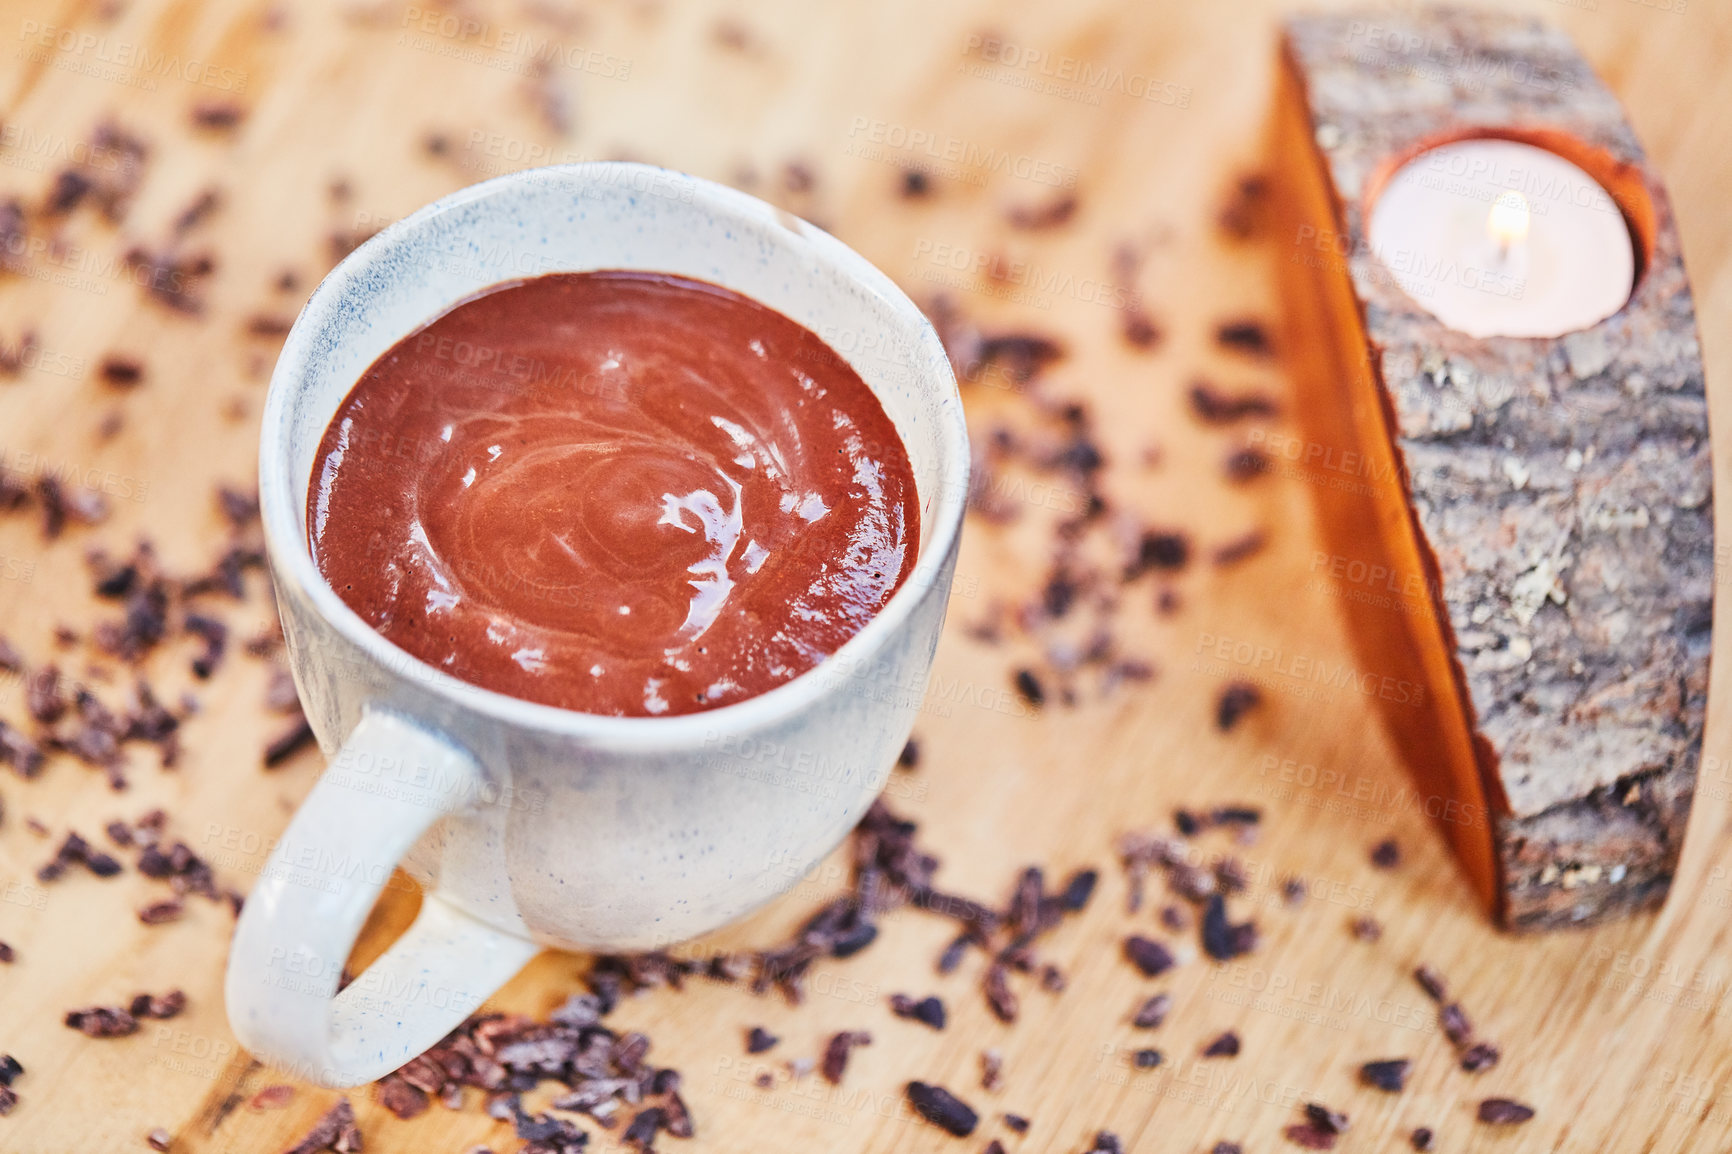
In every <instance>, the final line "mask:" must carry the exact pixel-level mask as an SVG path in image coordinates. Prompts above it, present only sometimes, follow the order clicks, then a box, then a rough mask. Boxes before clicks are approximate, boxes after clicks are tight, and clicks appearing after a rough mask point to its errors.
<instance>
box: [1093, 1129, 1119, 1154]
mask: <svg viewBox="0 0 1732 1154" xmlns="http://www.w3.org/2000/svg"><path fill="white" fill-rule="evenodd" d="M1087 1154H1125V1144H1124V1143H1123V1142H1121V1141H1119V1136H1118V1135H1117V1134H1114V1133H1113V1132H1112V1131H1111V1130H1100V1131H1097V1132H1096V1133H1095V1140H1094V1144H1093V1145H1091V1146H1090V1147H1089V1148H1088V1151H1087Z"/></svg>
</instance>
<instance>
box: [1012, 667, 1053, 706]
mask: <svg viewBox="0 0 1732 1154" xmlns="http://www.w3.org/2000/svg"><path fill="white" fill-rule="evenodd" d="M1014 683H1015V685H1016V693H1017V696H1018V697H1020V698H1022V699H1023V700H1024V701H1026V702H1027V703H1028V704H1030V705H1032V706H1034V707H1035V708H1037V709H1038V708H1040V707H1041V706H1042V705H1044V704H1046V689H1045V688H1044V687H1042V685H1041V683H1040V678H1039V677H1037V676H1035V672H1034V670H1032V669H1027V668H1024V669H1018V670H1017V671H1016V677H1015V679H1014Z"/></svg>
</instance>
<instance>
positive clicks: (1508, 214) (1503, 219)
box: [1485, 188, 1530, 252]
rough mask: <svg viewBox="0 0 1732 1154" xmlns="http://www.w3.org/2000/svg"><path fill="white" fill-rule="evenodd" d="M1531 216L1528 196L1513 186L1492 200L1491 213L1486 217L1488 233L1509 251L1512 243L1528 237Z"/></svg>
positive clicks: (1501, 246)
mask: <svg viewBox="0 0 1732 1154" xmlns="http://www.w3.org/2000/svg"><path fill="white" fill-rule="evenodd" d="M1529 216H1530V213H1529V211H1528V199H1527V197H1525V196H1523V195H1522V194H1521V193H1519V192H1517V191H1515V190H1514V189H1513V188H1512V189H1507V190H1505V191H1504V192H1501V193H1499V194H1498V198H1497V200H1495V201H1493V202H1492V206H1491V213H1490V214H1489V215H1487V217H1486V218H1485V231H1486V235H1488V236H1490V237H1491V238H1492V240H1494V241H1496V242H1497V245H1498V248H1500V249H1502V250H1504V251H1506V252H1507V251H1508V250H1509V247H1510V245H1512V244H1517V243H1519V242H1520V241H1522V240H1523V239H1524V238H1526V236H1527V234H1528V218H1529Z"/></svg>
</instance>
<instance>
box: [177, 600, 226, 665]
mask: <svg viewBox="0 0 1732 1154" xmlns="http://www.w3.org/2000/svg"><path fill="white" fill-rule="evenodd" d="M184 627H185V629H186V631H187V632H188V633H190V634H192V635H193V636H194V637H197V638H199V639H200V640H202V641H203V642H204V652H203V653H201V654H199V655H198V656H197V657H195V658H193V661H192V672H193V676H195V677H197V678H198V679H199V680H201V681H204V680H208V679H209V678H210V675H211V674H212V673H215V672H216V669H217V666H218V665H220V664H221V663H222V659H223V653H224V652H225V651H226V650H227V648H228V642H229V627H228V626H227V625H224V624H223V623H222V622H221V621H218V620H217V619H216V618H214V617H206V616H205V615H204V614H202V613H188V614H187V615H186V621H185V623H184Z"/></svg>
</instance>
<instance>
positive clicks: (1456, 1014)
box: [1437, 1002, 1473, 1049]
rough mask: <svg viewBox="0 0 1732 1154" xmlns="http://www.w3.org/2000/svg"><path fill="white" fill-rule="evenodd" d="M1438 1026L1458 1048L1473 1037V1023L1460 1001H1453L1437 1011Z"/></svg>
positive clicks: (1466, 1043)
mask: <svg viewBox="0 0 1732 1154" xmlns="http://www.w3.org/2000/svg"><path fill="white" fill-rule="evenodd" d="M1437 1026H1438V1029H1440V1030H1442V1031H1443V1036H1444V1037H1446V1038H1448V1039H1449V1040H1450V1042H1451V1043H1452V1044H1453V1045H1455V1046H1456V1047H1457V1048H1458V1049H1459V1048H1460V1047H1462V1046H1466V1045H1468V1044H1469V1042H1471V1041H1472V1039H1473V1023H1472V1022H1470V1021H1468V1018H1467V1011H1466V1010H1464V1009H1462V1008H1461V1003H1460V1002H1451V1003H1449V1005H1447V1006H1444V1007H1443V1008H1442V1009H1440V1010H1439V1011H1438V1012H1437Z"/></svg>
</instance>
